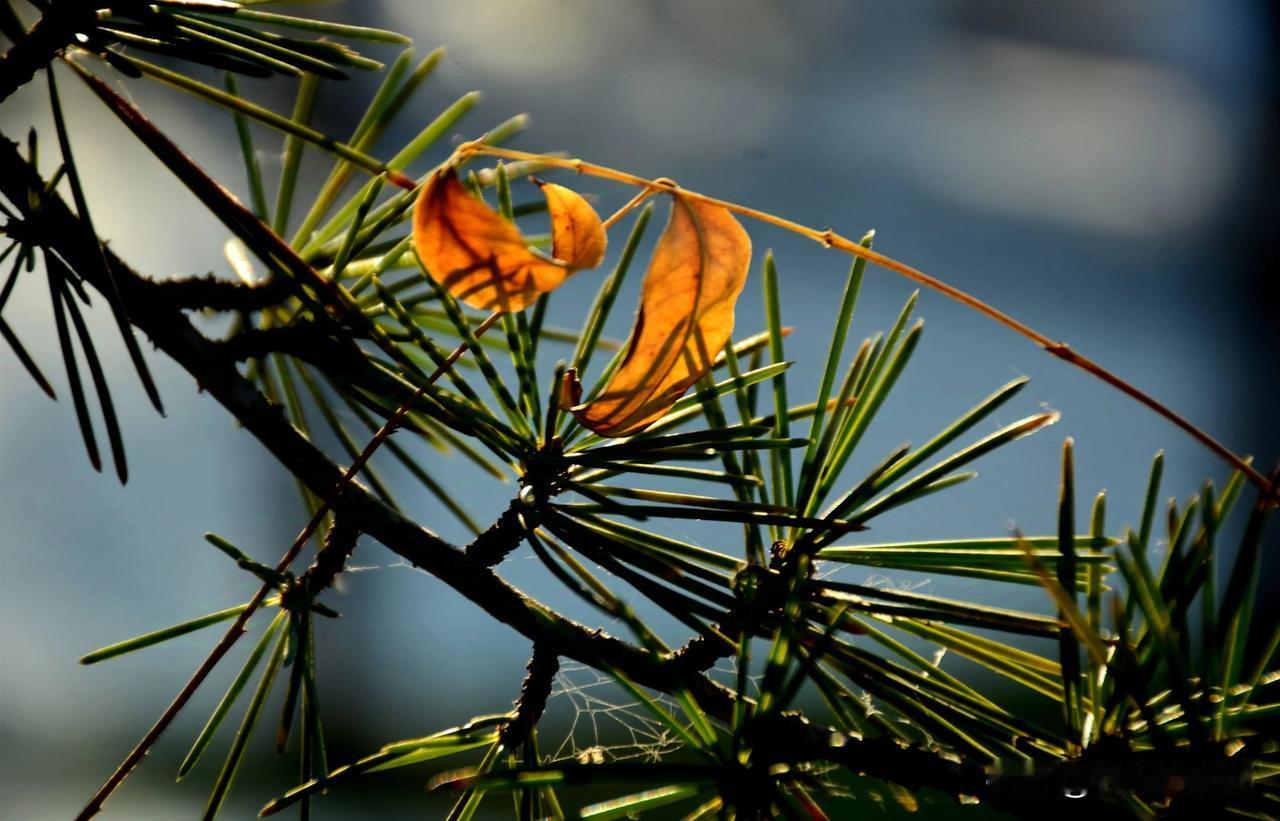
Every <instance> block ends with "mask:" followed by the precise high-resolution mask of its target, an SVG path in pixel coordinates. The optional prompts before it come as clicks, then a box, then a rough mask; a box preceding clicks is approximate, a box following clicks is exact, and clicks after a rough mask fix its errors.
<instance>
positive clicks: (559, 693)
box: [542, 659, 759, 764]
mask: <svg viewBox="0 0 1280 821" xmlns="http://www.w3.org/2000/svg"><path fill="white" fill-rule="evenodd" d="M735 667H736V664H735V662H734V660H733V659H728V660H724V661H722V662H721V663H720V664H719V665H717V667H716V668H714V669H713V670H712V671H710V672H712V673H714V674H717V675H716V676H715V677H716V678H718V679H722V680H723V681H724V682H725V683H727V684H730V686H733V685H732V684H731V682H733V680H734V679H735V677H736V673H735ZM748 689H749V690H752V689H754V690H755V694H757V695H758V692H759V676H750V677H748ZM652 698H653V700H654V701H655V702H656V703H657V704H659V705H660V706H661V707H662V708H663V709H664V710H666V711H667V712H668V713H669V714H671V715H672V716H674V717H675V718H676V720H677V721H681V722H685V723H686V726H689V725H688V723H687V717H686V716H685V715H684V712H683V710H682V709H681V708H680V706H679V705H678V704H677V703H676V702H675V701H674V700H673V699H672V698H671V697H669V696H666V695H658V694H654V695H653V696H652ZM547 713H548V714H549V715H550V716H552V717H554V718H555V719H556V720H557V721H564V722H565V723H566V724H567V728H566V730H565V731H564V734H563V736H559V734H557V736H556V737H558V738H559V739H560V740H559V742H558V743H556V744H554V745H551V746H550V747H548V752H547V758H548V760H549V761H551V762H556V761H577V762H578V763H581V764H604V763H608V762H612V761H644V762H654V761H661V760H662V759H663V758H664V757H666V756H669V755H671V754H672V753H675V752H676V751H678V750H680V749H681V748H683V747H684V742H683V741H681V739H680V737H679V736H678V735H677V734H676V733H675V731H674V730H672V729H671V727H669V726H668V725H667V724H666V723H664V722H663V721H662V720H660V719H658V718H655V717H654V716H653V714H652V713H650V712H649V710H648V708H646V707H645V706H644V705H643V704H641V703H640V702H638V701H636V700H634V699H630V698H628V694H627V693H626V692H625V691H624V690H622V688H621V687H619V686H618V684H617V682H615V681H614V680H613V678H612V677H611V676H609V675H608V674H607V673H602V672H600V671H598V670H595V669H593V668H591V667H587V666H586V665H583V664H577V663H566V664H562V665H561V667H560V671H559V672H558V673H557V674H556V678H555V682H554V683H553V685H552V687H551V695H550V696H548V698H547ZM549 726H550V723H549V722H546V721H545V719H544V721H543V723H542V727H543V728H548V727H549ZM544 732H545V729H544Z"/></svg>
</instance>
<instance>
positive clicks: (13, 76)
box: [0, 0, 97, 103]
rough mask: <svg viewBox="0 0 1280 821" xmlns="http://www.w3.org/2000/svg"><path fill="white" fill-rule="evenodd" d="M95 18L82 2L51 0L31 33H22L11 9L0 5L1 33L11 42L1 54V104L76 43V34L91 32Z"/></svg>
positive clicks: (90, 6)
mask: <svg viewBox="0 0 1280 821" xmlns="http://www.w3.org/2000/svg"><path fill="white" fill-rule="evenodd" d="M96 22H97V18H96V17H95V16H94V8H93V5H92V4H90V3H88V2H85V0H54V2H53V3H51V4H50V9H49V11H47V12H46V13H45V14H44V16H43V17H41V18H40V19H39V20H37V21H36V24H35V25H34V26H32V27H31V30H30V31H23V28H22V23H21V22H20V21H19V20H18V18H17V15H15V14H14V13H13V9H12V8H11V7H10V5H9V4H8V3H7V2H5V3H2V4H0V33H3V34H4V36H5V37H7V38H9V40H10V41H11V42H12V43H13V47H12V48H10V49H9V50H8V51H7V52H5V53H4V54H3V55H0V103H2V102H4V101H5V100H7V99H8V98H9V96H10V95H11V94H13V93H14V92H15V91H17V90H18V89H20V88H22V87H23V86H24V85H26V84H27V83H29V82H31V80H32V79H33V78H34V77H35V76H36V72H38V71H40V69H42V68H45V67H47V66H48V65H49V63H51V62H52V61H53V60H54V58H56V57H57V56H58V55H59V54H61V53H62V50H63V49H65V48H67V47H68V46H70V45H72V43H74V42H75V36H76V34H77V33H83V32H87V31H91V30H92V28H93V26H94V24H95V23H96Z"/></svg>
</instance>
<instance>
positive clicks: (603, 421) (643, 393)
mask: <svg viewBox="0 0 1280 821" xmlns="http://www.w3.org/2000/svg"><path fill="white" fill-rule="evenodd" d="M672 200H673V201H672V206H671V218H670V220H669V221H668V222H667V227H666V229H665V230H664V231H663V233H662V237H661V238H659V240H658V244H657V247H656V248H654V251H653V258H652V259H651V260H650V262H649V270H648V271H647V272H646V273H645V277H644V285H643V293H642V294H641V298H640V312H639V314H638V315H637V317H636V324H635V328H634V330H632V332H631V339H630V341H629V342H628V343H627V344H628V347H627V353H626V356H625V357H624V359H623V361H622V363H621V364H620V365H619V366H618V369H617V371H615V372H614V374H613V378H612V379H610V381H609V384H608V385H606V386H605V388H604V390H602V391H601V392H600V394H599V396H597V397H596V398H595V399H594V400H592V401H591V402H589V403H587V404H586V405H578V404H577V403H579V402H580V401H581V398H582V386H581V384H579V383H578V381H577V376H576V374H574V375H569V378H568V379H567V380H566V382H565V384H564V386H563V392H562V397H561V399H562V402H563V403H565V404H567V405H570V406H573V407H571V408H570V409H571V410H572V412H573V414H574V416H576V417H577V419H578V421H579V422H581V423H582V425H583V426H584V427H586V428H588V429H590V430H592V431H594V432H595V433H597V434H600V435H601V436H611V437H618V436H630V435H631V434H634V433H638V432H640V431H641V430H643V429H644V428H645V427H647V426H648V425H650V424H651V423H653V422H654V421H656V420H657V419H658V418H660V417H661V416H662V415H663V414H665V413H666V412H667V411H668V410H669V409H670V408H671V406H672V405H673V404H675V402H676V400H677V399H679V398H680V397H681V396H683V395H684V393H685V391H687V390H689V388H690V387H692V386H693V384H694V383H696V382H697V381H698V380H699V379H701V378H702V376H703V374H705V373H707V371H709V370H710V369H711V366H712V363H713V362H714V361H715V358H716V355H717V354H719V353H720V350H721V349H722V348H724V346H725V343H727V342H728V341H729V335H730V334H731V333H732V332H733V310H734V305H735V304H736V303H737V300H738V295H739V294H740V293H742V286H743V285H744V284H745V283H746V279H747V267H748V265H749V264H750V262H751V238H750V237H748V236H747V232H746V231H744V230H743V228H742V226H741V225H739V224H738V221H737V220H736V219H734V217H733V215H732V214H730V213H729V211H727V210H726V209H724V208H721V207H720V206H717V205H709V204H707V203H703V202H699V201H696V200H692V199H690V198H688V197H685V196H684V195H683V194H681V193H680V192H678V191H677V192H674V193H673V194H672Z"/></svg>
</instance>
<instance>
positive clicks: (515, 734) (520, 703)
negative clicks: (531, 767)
mask: <svg viewBox="0 0 1280 821" xmlns="http://www.w3.org/2000/svg"><path fill="white" fill-rule="evenodd" d="M525 670H527V671H528V672H527V674H526V675H525V677H524V683H523V684H522V685H520V698H519V699H517V700H516V702H515V706H516V710H515V717H514V718H512V719H511V721H509V722H507V723H506V724H505V725H503V727H502V731H501V733H499V736H498V737H499V739H501V741H502V746H504V747H506V748H507V749H508V750H512V749H515V748H516V747H519V746H520V745H521V744H523V743H525V742H526V741H528V740H529V734H530V733H532V732H533V728H534V727H535V726H536V725H537V723H538V720H539V719H540V718H542V714H543V712H544V711H545V710H546V709H547V698H548V697H550V695H551V684H552V682H553V681H554V680H555V677H556V673H558V672H560V657H559V656H557V655H556V654H555V652H554V651H553V650H551V649H550V648H549V647H547V645H545V644H541V643H538V642H534V645H533V656H531V657H530V658H529V664H528V666H527V667H525Z"/></svg>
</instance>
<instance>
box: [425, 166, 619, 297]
mask: <svg viewBox="0 0 1280 821" xmlns="http://www.w3.org/2000/svg"><path fill="white" fill-rule="evenodd" d="M538 185H539V186H540V187H541V188H542V193H543V196H545V197H546V198H547V211H548V213H549V214H550V215H551V240H552V242H551V245H552V247H551V253H552V255H553V257H554V258H552V257H548V256H546V255H545V254H542V253H539V252H538V251H536V250H534V249H532V248H529V247H528V245H527V244H526V243H525V239H524V237H523V236H521V234H520V229H518V228H516V226H515V225H514V224H512V223H511V222H510V221H508V220H506V219H504V218H503V217H502V215H501V214H499V213H498V212H496V211H494V210H493V209H492V208H490V207H489V206H488V205H486V204H485V203H484V201H483V200H480V199H477V198H476V197H473V196H471V195H470V194H468V193H467V190H466V189H465V188H464V187H463V186H462V182H461V181H460V180H459V179H458V172H457V170H456V169H454V168H452V167H450V168H447V169H445V170H443V171H437V172H436V173H435V174H432V175H431V177H430V178H429V179H428V180H427V181H426V183H425V184H424V185H423V186H422V192H421V193H420V194H419V195H418V202H417V204H416V205H415V207H414V212H413V244H414V248H415V249H416V250H417V252H418V257H419V258H420V259H421V260H422V264H423V265H424V266H425V267H426V269H427V273H428V274H429V275H430V276H431V278H432V279H434V280H435V281H436V282H438V283H439V284H440V285H441V286H442V287H443V288H444V289H445V290H446V291H448V292H449V293H450V294H452V295H453V296H454V297H456V298H458V299H459V300H461V301H463V302H465V303H466V304H468V305H470V306H471V307H472V308H479V309H482V310H490V311H519V310H523V309H524V308H526V307H528V306H529V305H530V304H532V303H533V301H534V300H536V299H537V298H538V297H539V296H540V295H541V294H544V293H546V292H548V291H554V290H555V289H556V288H558V287H560V284H561V283H563V282H564V281H565V279H567V278H568V276H569V275H570V274H572V273H573V272H574V271H578V270H581V269H583V268H594V267H596V266H597V265H599V264H600V263H601V261H603V260H604V251H605V243H606V238H605V233H604V228H603V226H602V225H601V224H600V217H599V215H598V214H596V212H595V209H593V208H592V207H591V205H590V204H589V203H588V202H587V201H586V200H585V199H583V198H582V196H581V195H580V194H578V193H576V192H574V191H571V190H569V189H568V188H565V187H564V186H562V185H555V184H554V183H544V182H539V183H538Z"/></svg>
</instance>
